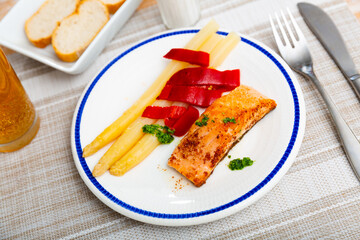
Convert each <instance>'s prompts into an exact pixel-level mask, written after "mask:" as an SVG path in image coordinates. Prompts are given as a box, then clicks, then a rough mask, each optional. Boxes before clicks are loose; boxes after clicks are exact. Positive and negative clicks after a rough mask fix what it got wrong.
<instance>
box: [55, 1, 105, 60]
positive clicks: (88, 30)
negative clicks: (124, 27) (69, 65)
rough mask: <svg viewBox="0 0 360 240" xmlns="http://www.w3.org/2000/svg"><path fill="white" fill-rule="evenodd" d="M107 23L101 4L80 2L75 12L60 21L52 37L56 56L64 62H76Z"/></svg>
mask: <svg viewBox="0 0 360 240" xmlns="http://www.w3.org/2000/svg"><path fill="white" fill-rule="evenodd" d="M108 21H109V12H108V10H107V8H106V6H105V5H104V4H103V3H102V2H100V1H98V0H84V1H81V3H80V5H79V7H78V10H77V12H76V13H74V14H72V15H70V16H68V17H66V18H65V19H64V20H62V21H61V22H60V25H59V26H58V27H57V28H56V29H55V31H54V33H53V35H52V46H53V48H54V50H55V53H56V55H57V56H58V57H59V58H60V59H61V60H63V61H65V62H73V61H76V60H77V59H78V58H79V57H80V55H81V54H82V53H83V52H84V51H85V49H86V48H87V46H88V45H89V44H90V43H91V41H92V40H93V39H94V38H95V37H96V35H97V34H98V33H99V32H100V30H101V29H102V28H103V26H104V25H105V24H106V23H107V22H108Z"/></svg>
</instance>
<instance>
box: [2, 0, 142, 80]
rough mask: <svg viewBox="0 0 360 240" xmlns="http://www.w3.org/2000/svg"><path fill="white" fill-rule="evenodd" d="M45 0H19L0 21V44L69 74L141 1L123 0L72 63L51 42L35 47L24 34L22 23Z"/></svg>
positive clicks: (88, 61) (89, 60)
mask: <svg viewBox="0 0 360 240" xmlns="http://www.w3.org/2000/svg"><path fill="white" fill-rule="evenodd" d="M44 1H45V0H32V1H29V0H19V2H18V3H17V4H16V5H15V6H14V7H13V8H12V9H11V10H10V12H9V13H8V14H7V15H6V16H5V17H4V18H3V20H2V21H1V22H0V45H3V46H5V47H7V48H9V49H12V50H14V51H16V52H19V53H21V54H23V55H25V56H28V57H30V58H33V59H35V60H37V61H39V62H42V63H44V64H46V65H49V66H51V67H53V68H56V69H58V70H60V71H63V72H66V73H69V74H78V73H81V72H82V71H84V70H85V69H86V68H87V67H88V66H89V65H90V64H91V63H92V61H94V60H95V59H96V57H97V56H98V55H99V54H100V53H101V51H102V50H103V49H104V47H105V46H106V45H107V44H108V43H109V41H110V40H111V39H112V38H113V37H114V36H115V34H116V33H117V32H118V31H119V30H120V28H121V27H122V26H123V25H124V24H125V22H126V21H127V20H128V19H129V18H130V16H131V15H132V14H133V13H134V11H135V10H136V8H137V7H138V6H139V4H140V3H141V1H142V0H126V1H125V3H124V4H123V5H122V6H121V7H120V8H119V9H118V11H117V12H116V13H115V14H114V15H112V16H111V17H110V20H109V22H108V23H107V24H106V25H105V26H104V28H103V29H102V30H101V31H100V33H99V34H98V35H97V36H96V37H95V39H94V40H93V41H92V42H91V44H90V45H89V46H88V47H87V49H86V50H85V51H84V53H83V54H82V55H81V56H80V58H79V59H78V60H77V61H75V62H71V63H69V62H63V61H61V60H60V59H59V58H58V57H57V56H56V54H55V52H54V50H53V48H52V46H51V45H49V46H47V47H46V48H37V47H35V46H34V45H32V44H31V43H30V41H29V40H28V39H27V37H26V35H25V30H24V25H25V21H26V19H28V18H29V17H30V16H31V15H32V14H34V13H35V12H36V10H37V9H38V8H39V7H40V6H41V4H42V3H43V2H44Z"/></svg>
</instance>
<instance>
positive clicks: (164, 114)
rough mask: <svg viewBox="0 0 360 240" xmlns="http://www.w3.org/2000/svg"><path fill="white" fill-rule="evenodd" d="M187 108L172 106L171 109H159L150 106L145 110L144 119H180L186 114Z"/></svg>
mask: <svg viewBox="0 0 360 240" xmlns="http://www.w3.org/2000/svg"><path fill="white" fill-rule="evenodd" d="M186 110H187V109H186V108H185V107H181V106H170V107H158V106H148V107H146V108H145V110H144V112H143V114H142V115H141V116H142V117H146V118H152V119H167V118H169V119H178V118H179V117H180V116H181V115H183V114H184V113H185V112H186Z"/></svg>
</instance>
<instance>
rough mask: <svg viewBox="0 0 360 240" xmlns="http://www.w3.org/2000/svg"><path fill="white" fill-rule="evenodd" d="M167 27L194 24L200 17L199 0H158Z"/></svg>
mask: <svg viewBox="0 0 360 240" xmlns="http://www.w3.org/2000/svg"><path fill="white" fill-rule="evenodd" d="M157 3H158V7H159V10H160V13H161V17H162V20H163V22H164V24H165V26H166V27H167V28H180V27H189V26H193V25H194V24H195V23H196V22H197V21H199V19H200V4H199V0H157Z"/></svg>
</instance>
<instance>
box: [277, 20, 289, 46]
mask: <svg viewBox="0 0 360 240" xmlns="http://www.w3.org/2000/svg"><path fill="white" fill-rule="evenodd" d="M275 18H276V21H277V24H278V25H279V28H280V32H281V34H282V37H283V39H284V41H285V46H291V44H290V41H289V39H288V37H287V35H286V32H285V30H284V27H283V25H282V23H281V21H280V19H279V16H278V15H277V13H275Z"/></svg>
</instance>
